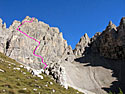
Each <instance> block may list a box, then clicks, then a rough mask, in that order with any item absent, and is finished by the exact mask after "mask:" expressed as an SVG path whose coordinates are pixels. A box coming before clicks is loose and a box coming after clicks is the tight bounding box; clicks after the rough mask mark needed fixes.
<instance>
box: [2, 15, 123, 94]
mask: <svg viewBox="0 0 125 94" xmlns="http://www.w3.org/2000/svg"><path fill="white" fill-rule="evenodd" d="M30 20H32V18H30V17H29V16H26V18H25V19H24V20H23V21H22V22H24V21H30ZM22 22H20V21H17V20H15V21H14V22H13V23H12V25H11V26H10V27H9V28H6V23H4V24H3V23H2V19H0V52H2V53H4V54H5V55H6V56H8V57H10V58H12V59H15V60H16V61H17V62H19V63H21V64H23V65H27V66H29V67H31V68H33V69H34V70H35V69H36V70H38V69H41V68H43V67H44V64H42V63H41V59H40V58H38V57H36V56H34V55H33V50H34V49H35V47H36V46H37V45H38V43H37V42H35V41H33V40H31V39H30V38H28V37H26V36H25V35H24V34H21V33H20V32H19V31H18V30H17V28H18V26H19V25H20V24H21V23H22ZM20 30H21V31H23V32H25V33H27V34H28V35H29V36H31V37H33V38H35V39H37V40H39V41H40V46H39V48H38V49H37V50H36V54H37V55H41V56H42V57H43V60H44V62H45V63H46V64H47V65H48V66H47V68H46V69H45V70H43V72H44V73H45V74H46V75H51V76H52V77H53V78H54V79H55V81H56V82H58V83H60V84H61V85H63V86H64V87H65V88H67V89H68V86H71V87H73V88H75V89H77V90H79V91H81V92H83V93H85V94H108V92H110V91H112V92H119V88H121V89H122V90H123V91H124V90H125V88H124V87H125V80H124V79H125V76H124V75H125V69H124V66H125V64H124V63H125V17H123V18H122V19H121V22H120V25H119V26H118V27H116V26H115V25H114V24H113V23H112V22H111V21H110V22H109V24H108V26H107V27H106V29H105V30H104V31H103V32H97V33H96V34H95V35H94V36H93V37H92V38H89V37H88V35H87V33H85V34H84V36H82V37H81V38H80V41H79V42H78V43H77V44H76V47H75V49H74V50H73V49H72V48H71V46H70V45H68V44H67V41H66V40H65V39H64V38H63V35H62V33H61V32H59V29H58V28H57V27H50V26H49V25H48V24H46V23H44V22H41V21H38V19H36V18H34V20H33V22H32V23H24V24H23V25H22V26H21V27H20Z"/></svg>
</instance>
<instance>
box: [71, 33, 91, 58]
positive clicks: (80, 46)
mask: <svg viewBox="0 0 125 94" xmlns="http://www.w3.org/2000/svg"><path fill="white" fill-rule="evenodd" d="M89 43H90V38H89V37H88V35H87V33H85V34H84V36H82V37H81V38H80V41H79V42H78V43H77V44H76V47H75V49H74V50H73V52H74V54H75V56H82V55H83V53H84V51H85V48H86V47H88V45H89Z"/></svg>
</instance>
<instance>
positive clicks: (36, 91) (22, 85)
mask: <svg viewBox="0 0 125 94" xmlns="http://www.w3.org/2000/svg"><path fill="white" fill-rule="evenodd" d="M38 72H39V73H40V75H38ZM0 94H83V93H81V92H79V91H77V90H74V89H73V88H71V87H69V88H68V89H65V88H64V87H63V86H60V85H59V84H58V83H56V82H55V81H54V80H53V79H52V77H50V76H47V75H45V74H43V73H42V72H40V71H35V70H33V69H32V68H30V67H28V66H25V65H22V64H19V63H18V62H16V61H15V60H13V59H11V58H8V57H7V56H5V55H4V54H2V53H0Z"/></svg>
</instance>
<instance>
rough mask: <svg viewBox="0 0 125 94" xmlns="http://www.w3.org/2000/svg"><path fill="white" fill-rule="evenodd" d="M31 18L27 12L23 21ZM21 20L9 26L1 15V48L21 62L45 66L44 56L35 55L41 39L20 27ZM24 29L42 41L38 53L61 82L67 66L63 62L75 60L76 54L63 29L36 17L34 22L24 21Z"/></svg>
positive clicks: (48, 70)
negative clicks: (61, 65) (64, 68)
mask: <svg viewBox="0 0 125 94" xmlns="http://www.w3.org/2000/svg"><path fill="white" fill-rule="evenodd" d="M30 20H32V19H31V18H30V17H28V16H27V17H26V18H25V19H24V20H23V21H30ZM23 21H22V22H23ZM20 24H21V22H19V21H16V20H15V21H14V22H13V24H12V25H11V26H10V27H9V28H8V29H6V25H5V24H2V19H0V51H1V52H2V53H4V54H6V55H7V56H9V57H11V58H13V59H15V60H16V61H18V62H20V63H23V64H25V65H28V66H30V67H32V68H34V69H41V67H42V68H43V67H44V65H43V64H42V63H41V59H40V58H38V57H36V56H34V55H33V51H34V49H35V47H36V46H37V45H38V43H37V42H35V41H34V40H32V39H30V38H28V37H27V36H25V35H24V34H22V33H20V32H19V31H17V27H18V26H19V25H20ZM20 30H21V31H23V32H25V33H26V34H28V35H29V36H30V37H33V38H35V39H37V40H38V41H40V42H41V43H40V46H39V48H38V49H37V50H36V54H37V55H41V56H42V57H43V60H44V62H45V63H47V65H48V66H47V68H46V69H45V73H46V74H51V75H53V77H54V78H55V79H56V80H57V81H58V82H60V79H63V78H61V77H62V76H61V75H62V73H63V69H61V67H60V64H61V63H67V62H72V61H73V60H74V58H75V56H74V54H73V51H72V48H71V46H68V45H67V41H66V40H64V39H63V35H62V33H61V32H59V29H58V28H56V27H50V26H49V25H48V24H45V23H44V22H41V21H38V20H37V19H36V18H34V20H33V22H32V23H24V24H23V25H22V26H21V27H20ZM60 83H62V82H60Z"/></svg>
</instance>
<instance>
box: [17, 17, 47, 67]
mask: <svg viewBox="0 0 125 94" xmlns="http://www.w3.org/2000/svg"><path fill="white" fill-rule="evenodd" d="M25 22H28V23H31V22H33V18H32V20H31V21H24V22H23V23H22V24H21V25H19V26H18V28H17V30H18V31H19V32H21V33H23V34H24V35H26V36H27V37H29V38H30V39H33V40H35V41H36V42H38V43H39V44H38V46H37V47H36V48H35V49H34V51H33V54H34V55H35V56H37V57H40V58H41V59H42V63H43V64H44V65H45V67H44V69H45V68H46V67H47V64H46V63H44V62H43V58H42V56H40V55H36V54H35V51H36V49H37V48H38V47H39V45H40V42H39V41H38V40H36V39H35V38H32V37H30V36H29V35H27V34H26V33H24V32H23V31H21V30H19V28H20V27H21V26H22V25H23V24H24V23H25Z"/></svg>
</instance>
